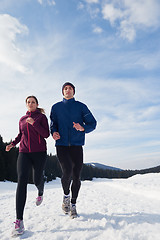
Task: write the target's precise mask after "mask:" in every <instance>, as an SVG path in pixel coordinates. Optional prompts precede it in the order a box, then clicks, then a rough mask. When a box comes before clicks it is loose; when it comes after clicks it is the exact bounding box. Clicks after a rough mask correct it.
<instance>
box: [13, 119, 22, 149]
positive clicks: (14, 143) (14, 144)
mask: <svg viewBox="0 0 160 240" xmlns="http://www.w3.org/2000/svg"><path fill="white" fill-rule="evenodd" d="M21 137H22V132H21V128H20V121H19V134H18V135H17V137H16V138H15V139H14V140H13V141H12V142H11V144H12V145H13V146H16V145H17V144H18V143H19V142H20V141H21Z"/></svg>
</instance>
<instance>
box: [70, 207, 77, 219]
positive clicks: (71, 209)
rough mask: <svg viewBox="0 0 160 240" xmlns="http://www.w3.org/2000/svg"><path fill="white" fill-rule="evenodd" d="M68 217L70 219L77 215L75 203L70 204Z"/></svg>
mask: <svg viewBox="0 0 160 240" xmlns="http://www.w3.org/2000/svg"><path fill="white" fill-rule="evenodd" d="M70 217H71V218H72V219H73V218H77V217H78V214H77V211H76V204H71V207H70Z"/></svg>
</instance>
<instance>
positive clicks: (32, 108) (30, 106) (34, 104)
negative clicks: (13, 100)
mask: <svg viewBox="0 0 160 240" xmlns="http://www.w3.org/2000/svg"><path fill="white" fill-rule="evenodd" d="M26 106H27V109H28V111H29V112H34V111H35V110H36V109H37V107H38V104H37V102H36V100H35V99H34V98H32V97H31V98H28V99H27V101H26Z"/></svg>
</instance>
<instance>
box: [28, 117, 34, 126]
mask: <svg viewBox="0 0 160 240" xmlns="http://www.w3.org/2000/svg"><path fill="white" fill-rule="evenodd" d="M26 122H27V123H29V124H31V125H33V123H34V119H33V118H31V117H28V118H27V119H26Z"/></svg>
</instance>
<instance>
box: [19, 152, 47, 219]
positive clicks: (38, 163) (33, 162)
mask: <svg viewBox="0 0 160 240" xmlns="http://www.w3.org/2000/svg"><path fill="white" fill-rule="evenodd" d="M46 156H47V155H46V152H34V153H19V155H18V159H17V174H18V185H17V192H16V213H17V219H21V220H23V211H24V206H25V203H26V196H27V183H28V177H29V172H30V170H31V169H33V181H34V184H35V185H36V187H37V189H38V195H39V196H42V195H43V190H44V177H43V172H44V168H45V163H46Z"/></svg>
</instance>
